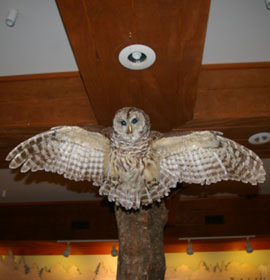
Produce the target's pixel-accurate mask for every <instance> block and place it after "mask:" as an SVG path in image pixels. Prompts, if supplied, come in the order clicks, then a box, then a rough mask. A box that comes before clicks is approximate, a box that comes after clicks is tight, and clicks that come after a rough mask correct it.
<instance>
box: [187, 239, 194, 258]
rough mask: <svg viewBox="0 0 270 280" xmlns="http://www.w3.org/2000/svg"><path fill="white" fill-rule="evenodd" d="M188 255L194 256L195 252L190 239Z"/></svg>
mask: <svg viewBox="0 0 270 280" xmlns="http://www.w3.org/2000/svg"><path fill="white" fill-rule="evenodd" d="M187 254H188V255H193V254H194V250H193V248H192V243H191V241H190V239H188V247H187Z"/></svg>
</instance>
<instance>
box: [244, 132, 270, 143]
mask: <svg viewBox="0 0 270 280" xmlns="http://www.w3.org/2000/svg"><path fill="white" fill-rule="evenodd" d="M248 142H249V143H250V144H253V145H261V144H266V143H268V142H270V132H260V133H256V134H253V135H251V136H250V137H249V138H248Z"/></svg>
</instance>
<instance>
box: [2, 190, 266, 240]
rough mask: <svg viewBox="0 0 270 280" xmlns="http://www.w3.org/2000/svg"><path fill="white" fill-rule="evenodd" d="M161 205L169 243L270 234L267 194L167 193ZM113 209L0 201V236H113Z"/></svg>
mask: <svg viewBox="0 0 270 280" xmlns="http://www.w3.org/2000/svg"><path fill="white" fill-rule="evenodd" d="M166 203H167V207H168V210H169V220H168V223H167V226H166V228H165V238H167V239H169V240H171V241H176V240H178V238H179V237H198V236H226V235H229V236H231V235H253V234H255V235H269V236H270V216H269V215H267V213H269V212H270V196H259V197H254V198H239V197H238V198H237V197H227V198H226V197H222V198H218V197H215V198H205V199H203V198H196V199H195V198H194V199H180V198H179V196H178V195H173V196H171V197H170V198H168V199H167V200H166ZM113 209H114V208H113V204H112V203H108V202H106V201H105V200H102V201H89V202H73V203H40V204H1V205H0V225H1V228H0V239H1V240H70V239H79V240H81V239H87V240H89V239H117V228H116V222H115V217H114V210H113ZM206 217H208V218H206ZM220 217H223V218H220ZM207 219H208V220H207ZM207 221H208V222H207ZM209 221H210V223H209ZM217 221H218V222H220V221H221V222H222V221H223V222H222V223H221V224H219V223H217Z"/></svg>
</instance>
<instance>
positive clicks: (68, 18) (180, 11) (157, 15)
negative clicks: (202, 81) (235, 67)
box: [57, 0, 210, 130]
mask: <svg viewBox="0 0 270 280" xmlns="http://www.w3.org/2000/svg"><path fill="white" fill-rule="evenodd" d="M57 3H58V6H59V10H60V13H61V15H62V18H63V21H64V24H65V27H66V30H67V33H68V36H69V39H70V42H71V45H72V48H73V51H74V54H75V57H76V60H77V63H78V66H79V69H80V72H81V74H82V77H83V81H84V84H85V87H86V89H87V93H88V95H89V99H90V102H91V104H92V106H93V109H94V112H95V115H96V117H97V120H98V122H99V124H102V125H108V124H110V122H111V119H112V117H113V114H114V112H115V111H116V110H117V109H119V108H121V107H123V106H137V107H140V108H142V109H144V110H145V111H146V112H147V113H148V114H149V115H150V117H151V118H152V126H153V128H156V129H157V128H159V129H161V130H166V129H170V128H172V127H174V126H176V125H180V124H181V123H183V122H185V121H187V120H190V119H192V116H193V107H194V102H195V97H196V93H197V81H198V75H199V69H200V64H201V57H202V51H203V45H204V38H205V31H206V24H207V19H208V11H209V5H210V1H209V0H207V1H205V0H204V1H202V0H200V1H188V0H182V1H178V0H170V1H169V2H168V1H166V2H164V1H154V0H147V1H142V0H139V1H125V0H117V1H116V0H114V1H106V0H104V1H85V0H80V1H75V0H68V1H63V0H58V1H57ZM150 19H151V20H150ZM136 43H139V44H145V45H148V46H150V47H151V48H153V49H154V50H155V52H156V54H157V60H156V62H155V64H154V65H153V66H151V67H150V68H148V69H146V70H142V71H131V70H129V69H126V68H124V67H123V66H121V65H120V63H119V61H118V54H119V52H120V50H121V49H122V48H124V47H125V46H127V45H130V44H136Z"/></svg>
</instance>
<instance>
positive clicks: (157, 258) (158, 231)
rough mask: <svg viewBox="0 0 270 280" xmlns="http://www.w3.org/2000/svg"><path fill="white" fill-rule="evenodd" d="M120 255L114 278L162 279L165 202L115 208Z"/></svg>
mask: <svg viewBox="0 0 270 280" xmlns="http://www.w3.org/2000/svg"><path fill="white" fill-rule="evenodd" d="M115 215H116V220H117V226H118V236H119V254H118V267H117V280H163V279H164V275H165V270H166V264H165V256H164V244H163V234H164V226H165V224H166V222H167V218H168V211H167V209H166V207H165V203H164V202H161V203H160V204H152V205H151V207H149V208H147V209H140V210H138V211H126V210H124V209H123V208H121V207H115Z"/></svg>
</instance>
